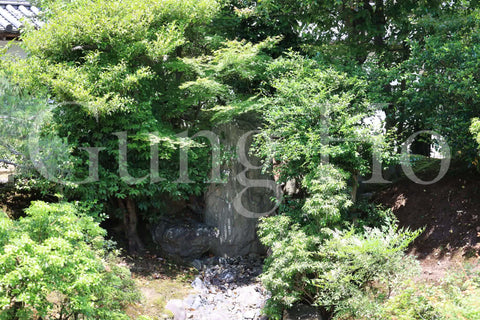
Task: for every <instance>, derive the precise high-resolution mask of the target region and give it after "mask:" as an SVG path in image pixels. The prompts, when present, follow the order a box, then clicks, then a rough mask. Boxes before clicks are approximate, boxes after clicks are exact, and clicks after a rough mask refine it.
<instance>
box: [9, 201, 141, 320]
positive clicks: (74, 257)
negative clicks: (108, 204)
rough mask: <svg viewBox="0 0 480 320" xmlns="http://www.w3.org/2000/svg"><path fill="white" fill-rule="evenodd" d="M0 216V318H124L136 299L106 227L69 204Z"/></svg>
mask: <svg viewBox="0 0 480 320" xmlns="http://www.w3.org/2000/svg"><path fill="white" fill-rule="evenodd" d="M26 214H27V215H26V217H24V218H20V219H19V220H15V221H14V220H10V219H9V218H8V217H6V216H5V214H3V215H2V216H1V217H0V319H40V318H41V319H109V320H110V319H128V317H127V316H126V315H125V314H124V313H123V311H122V309H123V308H124V306H125V305H126V304H127V303H130V302H133V301H136V300H137V299H138V298H139V294H138V292H137V291H136V290H135V288H134V286H133V280H132V279H131V276H130V273H129V271H128V270H127V269H126V268H124V267H120V266H119V265H118V261H116V260H117V258H116V253H115V252H108V250H107V247H108V246H109V242H108V241H106V240H105V238H104V236H105V230H103V229H102V228H100V226H99V224H98V223H97V222H95V221H94V219H93V218H92V217H89V216H86V215H84V214H81V213H80V210H79V209H78V208H77V207H76V206H75V205H73V204H70V203H59V204H48V203H45V202H33V203H32V205H31V206H30V207H29V208H28V209H27V210H26Z"/></svg>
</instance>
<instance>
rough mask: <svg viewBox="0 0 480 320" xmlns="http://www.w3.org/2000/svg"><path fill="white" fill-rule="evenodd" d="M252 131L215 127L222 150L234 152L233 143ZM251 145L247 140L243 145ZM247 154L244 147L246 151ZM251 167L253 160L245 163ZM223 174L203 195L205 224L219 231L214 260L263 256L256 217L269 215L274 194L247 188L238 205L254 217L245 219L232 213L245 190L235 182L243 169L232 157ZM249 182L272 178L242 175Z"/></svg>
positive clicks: (247, 125)
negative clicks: (237, 199)
mask: <svg viewBox="0 0 480 320" xmlns="http://www.w3.org/2000/svg"><path fill="white" fill-rule="evenodd" d="M253 129H255V127H254V126H253V125H252V124H251V123H245V122H242V123H237V124H234V123H230V124H226V125H223V126H219V127H218V128H217V129H216V133H217V134H218V135H219V136H220V137H222V139H221V143H222V145H223V146H224V147H226V149H235V148H236V147H237V143H238V141H239V140H240V137H242V136H243V135H244V134H245V133H247V132H249V131H250V130H253ZM249 143H251V136H250V137H249V139H247V145H248V144H249ZM247 152H248V147H247ZM249 162H250V163H251V164H252V165H255V166H257V165H259V164H260V161H259V160H258V159H255V158H251V157H250V159H249ZM221 169H222V172H223V173H227V174H228V177H227V179H226V181H225V183H218V184H211V185H210V186H209V188H208V190H207V192H206V195H205V213H204V215H205V223H206V224H208V225H211V226H214V227H216V228H217V229H218V231H219V237H218V241H216V242H215V243H214V244H213V247H212V252H213V253H214V254H216V255H218V256H230V257H233V256H239V255H246V254H249V253H259V254H263V253H265V249H264V248H263V247H262V245H261V244H260V242H259V240H258V237H257V227H258V217H260V216H262V213H265V212H269V211H270V210H271V209H272V208H273V207H274V206H273V204H272V202H271V200H270V199H271V197H272V196H273V195H274V193H273V192H272V191H271V190H269V189H267V188H263V187H250V188H248V189H246V191H245V192H244V193H243V195H242V197H241V201H242V205H243V206H244V207H245V208H246V209H247V210H248V211H249V212H253V213H259V214H258V215H257V216H254V217H252V216H249V215H245V214H242V213H241V212H238V211H237V210H236V209H235V206H234V201H235V199H236V197H237V196H238V195H239V194H240V193H241V192H242V191H243V190H244V189H245V186H243V185H242V184H241V183H240V181H239V178H238V177H239V174H241V173H242V172H244V170H245V166H244V165H242V163H241V162H240V161H238V159H237V158H236V157H233V158H232V159H231V162H230V163H228V164H227V165H224V166H223V167H222V168H221ZM245 175H246V178H247V179H249V180H254V181H259V180H265V181H266V180H272V181H273V177H270V176H268V175H265V174H262V173H261V170H260V169H249V170H248V171H247V172H246V173H245Z"/></svg>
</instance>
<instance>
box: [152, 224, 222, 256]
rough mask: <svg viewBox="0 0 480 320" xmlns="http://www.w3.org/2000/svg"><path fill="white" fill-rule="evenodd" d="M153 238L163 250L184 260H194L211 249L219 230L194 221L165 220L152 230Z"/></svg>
mask: <svg viewBox="0 0 480 320" xmlns="http://www.w3.org/2000/svg"><path fill="white" fill-rule="evenodd" d="M152 237H153V240H154V241H155V242H156V243H157V244H158V245H160V247H161V249H162V251H164V252H165V253H166V254H168V255H170V256H172V257H173V258H179V259H182V260H193V259H195V258H199V257H201V256H202V255H203V254H204V253H206V252H208V251H210V249H211V247H212V244H213V243H215V242H216V239H217V237H218V232H217V230H216V229H215V228H214V227H210V226H207V225H205V224H203V223H198V222H194V221H176V222H166V221H163V222H161V223H160V224H158V225H156V226H155V227H154V228H153V230H152Z"/></svg>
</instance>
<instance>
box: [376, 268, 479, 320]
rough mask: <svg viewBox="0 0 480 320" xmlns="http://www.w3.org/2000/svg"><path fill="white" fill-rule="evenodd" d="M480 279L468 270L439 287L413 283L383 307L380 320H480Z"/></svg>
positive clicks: (447, 279)
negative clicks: (479, 298) (479, 299)
mask: <svg viewBox="0 0 480 320" xmlns="http://www.w3.org/2000/svg"><path fill="white" fill-rule="evenodd" d="M479 294H480V275H479V274H478V272H477V273H475V272H470V271H468V270H461V271H460V272H458V271H456V273H455V274H453V273H452V274H450V275H449V276H448V277H447V278H446V279H445V280H444V281H442V283H440V284H439V285H429V284H415V283H413V282H411V281H409V282H407V283H405V284H403V285H402V289H401V290H400V291H399V292H398V293H397V294H396V295H395V296H394V297H392V298H391V299H389V300H388V301H387V302H386V303H385V305H384V306H382V311H381V312H380V315H379V316H378V317H376V318H378V319H399V320H410V319H414V320H416V319H418V320H420V319H432V320H441V319H442V320H443V319H479V318H480V304H479V302H478V295H479Z"/></svg>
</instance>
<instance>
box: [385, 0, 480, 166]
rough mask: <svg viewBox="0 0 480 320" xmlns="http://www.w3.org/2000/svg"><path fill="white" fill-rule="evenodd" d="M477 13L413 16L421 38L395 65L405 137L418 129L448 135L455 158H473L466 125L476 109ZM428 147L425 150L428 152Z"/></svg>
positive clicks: (395, 88)
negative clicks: (421, 35)
mask: <svg viewBox="0 0 480 320" xmlns="http://www.w3.org/2000/svg"><path fill="white" fill-rule="evenodd" d="M479 21H480V20H479V12H478V10H476V9H473V8H469V7H465V8H463V9H462V8H456V9H455V10H453V9H451V10H445V11H443V12H442V13H441V14H440V15H425V16H424V17H421V18H418V19H415V22H416V25H417V28H418V31H419V32H421V33H422V34H424V35H425V37H424V38H422V39H414V40H412V41H410V44H409V45H410V47H411V55H410V58H409V59H407V60H406V61H404V62H403V63H401V64H399V65H398V66H396V67H395V68H393V69H392V70H391V72H390V78H389V81H391V82H395V85H394V86H393V88H392V95H391V97H390V99H392V98H393V99H392V100H390V101H389V102H393V105H394V108H395V109H396V110H395V112H391V113H390V114H389V116H391V117H395V118H396V120H395V122H397V123H400V124H401V128H399V132H400V133H402V134H403V135H402V136H401V137H403V139H405V138H406V137H407V136H408V135H410V134H412V133H413V132H415V131H418V130H434V131H437V132H438V133H440V134H441V135H443V136H444V137H445V138H446V141H447V142H448V144H449V146H450V148H451V150H452V151H453V152H454V156H460V157H463V158H466V159H467V160H468V161H471V160H472V157H474V156H475V154H476V150H475V147H474V145H473V141H472V139H471V138H470V132H469V126H470V121H471V119H472V118H473V117H474V116H477V115H478V114H479V113H480V109H479V108H480V103H479V100H478V89H477V88H478V86H479V80H480V78H479V73H478V69H479V67H480V58H479V57H480V51H479V50H480V48H479V47H478V45H477V43H478V34H479ZM428 151H429V150H428Z"/></svg>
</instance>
